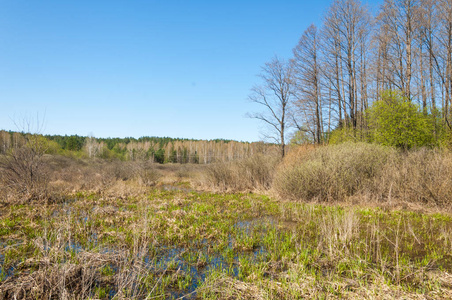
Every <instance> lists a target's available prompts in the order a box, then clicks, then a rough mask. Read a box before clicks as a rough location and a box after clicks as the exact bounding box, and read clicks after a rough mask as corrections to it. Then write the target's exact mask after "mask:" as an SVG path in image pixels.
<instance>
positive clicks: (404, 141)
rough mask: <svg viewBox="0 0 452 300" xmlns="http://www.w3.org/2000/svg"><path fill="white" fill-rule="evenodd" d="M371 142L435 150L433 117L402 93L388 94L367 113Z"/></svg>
mask: <svg viewBox="0 0 452 300" xmlns="http://www.w3.org/2000/svg"><path fill="white" fill-rule="evenodd" d="M368 125H369V132H370V136H371V139H372V140H373V141H375V142H377V143H379V144H382V145H387V146H394V147H398V148H402V149H411V148H413V147H421V146H433V145H434V144H435V143H436V142H435V136H434V131H435V122H434V117H433V116H431V115H428V114H424V113H423V112H422V111H421V110H420V109H419V107H418V106H417V105H415V104H414V103H412V102H410V101H408V100H407V99H405V98H404V97H402V96H401V94H400V93H397V92H392V91H388V92H386V93H384V94H383V95H382V97H381V99H380V100H378V101H376V102H375V103H374V104H373V105H372V107H371V108H370V109H369V110H368Z"/></svg>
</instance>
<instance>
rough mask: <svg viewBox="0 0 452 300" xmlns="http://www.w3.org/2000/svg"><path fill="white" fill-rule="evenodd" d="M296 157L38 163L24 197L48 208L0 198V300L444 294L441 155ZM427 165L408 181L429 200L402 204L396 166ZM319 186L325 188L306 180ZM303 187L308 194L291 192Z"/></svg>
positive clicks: (351, 148) (449, 279) (449, 235)
mask: <svg viewBox="0 0 452 300" xmlns="http://www.w3.org/2000/svg"><path fill="white" fill-rule="evenodd" d="M297 149H298V150H297ZM297 149H295V148H294V149H292V151H291V152H289V154H288V155H287V157H286V158H285V159H284V161H279V160H278V159H277V158H275V157H277V156H278V154H275V156H273V157H265V156H263V157H260V156H255V157H252V158H249V159H247V160H242V161H235V162H225V163H218V164H213V165H207V166H200V165H190V164H185V165H181V164H166V165H156V164H149V165H147V167H146V164H145V163H144V162H138V165H140V166H141V167H140V168H138V167H137V165H135V164H134V162H120V161H97V160H91V161H83V160H76V159H74V158H65V157H60V156H43V157H42V159H43V161H44V163H43V166H47V167H48V168H49V169H48V170H46V171H45V172H44V171H43V173H42V174H47V175H46V176H47V177H46V180H45V182H47V183H46V186H45V189H46V192H45V193H41V194H39V193H31V194H30V195H51V196H50V197H47V198H39V197H37V198H30V195H26V194H22V195H21V196H20V194H19V193H18V192H17V191H16V194H15V197H13V192H12V191H13V190H12V189H3V192H4V194H3V198H2V202H1V204H0V205H1V209H0V298H2V299H13V298H18V299H63V298H64V299H87V298H90V299H236V298H239V299H299V298H316V299H326V298H362V299H369V298H379V299H380V298H381V299H400V298H405V299H423V298H429V299H444V298H450V297H452V276H450V275H449V274H450V273H451V272H452V256H451V255H450V253H451V252H452V218H451V216H450V213H449V208H448V205H449V202H447V197H448V196H447V195H448V194H447V191H448V189H449V188H450V184H451V183H450V177H449V178H447V177H442V176H439V175H441V174H442V175H445V174H446V173H441V174H437V172H446V171H447V170H448V169H447V168H445V169H444V170H438V168H437V165H435V163H434V162H435V161H437V163H438V165H439V163H441V164H445V163H446V162H447V161H449V159H450V156H449V154H447V153H446V152H444V153H439V152H437V153H433V152H430V151H418V152H415V151H413V152H412V153H411V154H407V153H404V152H397V151H395V150H393V149H391V148H385V147H382V148H379V146H378V147H377V146H372V145H365V144H359V143H357V144H343V145H339V146H329V147H320V148H313V147H300V148H297ZM383 154H385V155H383ZM435 155H436V156H435ZM326 157H330V158H331V157H333V158H334V157H336V158H337V157H342V158H344V157H354V158H355V162H356V163H355V164H352V163H351V162H347V161H344V160H343V159H331V160H328V159H327V158H326ZM426 157H429V158H434V159H431V160H430V161H432V162H433V163H432V165H426V166H425V167H424V168H423V169H419V170H420V171H419V172H422V176H423V178H424V179H428V178H430V181H425V182H426V183H427V184H429V186H433V185H435V184H436V186H435V190H436V191H438V192H437V193H436V194H434V195H433V196H430V197H431V198H428V196H424V198H422V197H418V198H415V197H414V198H413V197H412V193H413V191H412V190H410V187H412V185H410V184H417V181H415V182H411V183H410V180H419V179H418V176H414V175H415V173H413V172H414V171H413V170H411V169H410V171H409V172H408V171H403V170H402V169H401V167H400V166H405V168H408V166H407V162H410V164H411V165H416V164H414V162H426V161H427V160H426ZM376 158H379V159H376ZM421 158H422V159H421ZM87 162H89V163H87ZM264 162H266V163H264ZM334 162H336V164H334ZM388 162H390V165H391V166H393V168H398V169H399V171H400V174H399V175H400V176H402V177H400V178H399V179H398V180H393V184H392V187H391V188H389V187H387V186H386V189H384V188H383V187H381V189H376V187H377V186H381V185H382V182H383V181H385V180H387V179H388V178H393V179H394V178H398V177H397V176H399V175H394V173H391V174H387V175H386V176H384V174H383V173H379V172H377V171H376V170H374V169H373V168H372V166H373V167H376V168H378V169H379V170H385V172H387V170H389V169H387V168H388V166H389V165H388ZM360 163H361V164H360ZM395 163H399V164H400V165H394V164H395ZM345 165H347V166H348V168H345V167H344V166H345ZM315 166H323V168H326V169H327V170H328V172H329V174H330V176H329V177H326V178H324V177H322V176H323V175H321V174H318V172H320V171H319V170H320V169H321V168H320V167H319V170H317V169H316V168H315ZM363 166H367V168H364V167H363ZM397 166H399V167H397ZM416 168H418V167H416ZM408 169H409V168H408ZM143 170H145V171H146V172H144V171H143ZM306 170H309V173H306V172H307V171H306ZM374 171H375V172H374ZM357 172H358V173H357ZM359 172H361V173H359ZM435 172H436V173H435ZM355 173H356V174H357V175H356V176H358V177H359V178H360V181H359V182H358V181H356V182H355V184H353V185H352V186H353V188H350V186H351V185H347V184H346V183H348V182H349V179H350V178H352V177H347V176H351V175H350V174H355ZM112 174H113V175H112ZM240 174H241V175H240ZM363 174H367V177H366V176H364V175H363ZM406 174H410V176H406ZM432 174H437V175H438V176H436V177H434V176H433V175H432ZM307 176H311V177H312V178H311V177H307ZM335 176H336V177H335ZM387 176H392V177H387ZM394 176H395V177H394ZM419 176H420V175H419ZM146 178H148V179H149V178H151V179H152V180H145V179H146ZM282 178H283V179H284V180H282ZM300 178H301V179H300ZM318 178H324V181H323V189H320V188H318V185H316V184H314V182H313V181H312V180H310V179H315V180H317V179H318ZM338 178H345V179H344V180H343V181H340V180H338ZM401 178H404V180H402V179H401ZM300 180H301V181H302V182H303V184H304V186H303V191H309V193H308V192H306V193H299V191H300V190H299V189H295V190H291V189H289V187H291V186H298V185H299V184H300ZM378 180H380V181H378ZM40 182H41V181H40ZM283 182H285V183H286V184H287V186H284V185H283V184H282V183H283ZM309 183H311V185H309ZM333 183H334V184H333ZM253 186H254V187H256V188H254V189H253ZM315 187H317V189H316V188H315ZM421 187H423V186H422V185H421V186H418V194H419V192H420V189H421ZM34 188H38V187H37V186H35V187H34ZM42 189H43V187H40V188H39V190H40V191H42ZM282 191H285V193H283V192H282ZM440 192H441V193H440ZM404 195H405V197H404ZM425 195H427V192H425ZM449 195H450V194H449ZM428 199H439V200H441V201H437V202H435V201H433V200H432V201H428Z"/></svg>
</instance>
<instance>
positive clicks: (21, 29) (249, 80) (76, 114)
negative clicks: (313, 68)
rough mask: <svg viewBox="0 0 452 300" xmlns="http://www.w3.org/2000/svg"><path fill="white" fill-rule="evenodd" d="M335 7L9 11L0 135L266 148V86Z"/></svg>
mask: <svg viewBox="0 0 452 300" xmlns="http://www.w3.org/2000/svg"><path fill="white" fill-rule="evenodd" d="M365 2H366V1H365ZM367 2H369V3H370V5H371V7H376V6H377V4H376V3H379V1H376V0H372V1H370V0H369V1H367ZM330 3H331V2H330V1H327V0H317V1H284V0H280V1H195V0H193V1H190V0H185V1H183V0H180V1H173V0H159V1H156V0H147V1H133V0H130V1H124V0H122V1H115V0H110V1H100V0H96V1H92V0H91V1H75V0H74V1H61V0H58V1H57V0H55V1H45V0H40V1H35V0H27V1H25V0H9V1H4V0H0V107H1V108H0V129H6V130H17V127H16V125H15V124H14V123H21V121H22V120H23V119H36V118H37V117H36V116H37V115H39V118H44V121H45V126H44V128H43V133H44V134H62V135H64V134H68V135H70V134H78V135H88V134H90V133H92V134H94V136H96V137H126V136H133V137H140V136H169V137H182V138H196V139H214V138H224V139H234V140H243V141H257V140H260V134H259V130H260V126H261V125H262V124H260V123H259V122H258V121H257V120H253V119H249V118H246V117H245V115H246V113H247V112H252V111H256V110H259V107H258V106H256V105H255V104H252V103H250V102H249V101H248V100H247V98H248V95H249V93H250V89H251V88H252V86H253V85H254V84H256V83H259V79H258V78H257V77H256V75H257V74H259V72H260V68H261V66H262V65H264V63H265V62H267V61H269V60H270V59H271V58H272V57H273V56H275V55H278V56H279V57H282V58H289V57H290V55H291V51H292V48H293V47H294V46H295V45H296V43H297V41H298V39H299V37H300V36H301V34H302V33H303V31H304V30H305V29H306V28H307V27H308V26H309V25H310V24H312V23H315V24H317V25H320V22H321V17H322V15H323V14H324V13H325V11H326V9H327V8H328V6H329V5H330ZM44 116H45V117H44Z"/></svg>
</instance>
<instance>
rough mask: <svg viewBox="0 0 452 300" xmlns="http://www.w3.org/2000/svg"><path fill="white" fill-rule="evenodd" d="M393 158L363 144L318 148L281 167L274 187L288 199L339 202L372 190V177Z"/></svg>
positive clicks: (388, 150) (387, 151)
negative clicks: (302, 157)
mask: <svg viewBox="0 0 452 300" xmlns="http://www.w3.org/2000/svg"><path fill="white" fill-rule="evenodd" d="M394 155H395V150H393V149H391V148H388V147H384V146H379V145H373V144H366V143H344V144H340V145H334V146H328V147H321V148H318V149H317V150H316V151H313V152H312V153H311V154H309V155H307V156H306V157H305V158H304V159H303V160H301V161H298V162H293V163H290V164H284V165H282V166H281V167H280V168H279V169H278V171H277V173H276V175H275V180H274V188H275V191H276V192H277V193H278V194H279V195H280V196H282V197H286V198H290V199H304V200H312V199H318V200H323V201H332V200H343V199H344V198H346V197H347V196H351V195H355V194H357V193H359V192H364V191H366V192H369V189H373V188H374V185H373V180H374V177H376V176H379V175H380V174H381V172H382V169H383V166H384V165H385V164H386V163H387V162H388V161H390V160H391V159H393V158H394Z"/></svg>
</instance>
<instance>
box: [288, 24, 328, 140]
mask: <svg viewBox="0 0 452 300" xmlns="http://www.w3.org/2000/svg"><path fill="white" fill-rule="evenodd" d="M293 54H294V59H293V69H294V83H295V86H296V96H297V100H296V102H295V106H296V107H297V109H298V111H299V115H302V116H303V119H305V124H306V125H307V127H308V128H309V130H308V131H310V132H312V134H313V135H314V142H315V143H317V144H320V143H321V142H322V140H323V120H322V101H321V99H322V98H321V90H320V85H321V81H320V72H321V71H320V67H321V66H320V57H319V56H320V52H319V34H318V30H317V27H316V26H315V25H311V26H310V27H309V28H308V29H307V30H306V31H305V32H304V33H303V35H302V36H301V38H300V41H299V42H298V45H297V46H296V47H295V48H294V49H293ZM294 120H295V121H296V119H294ZM295 123H296V124H298V122H295ZM297 128H298V129H299V130H301V129H302V128H301V127H300V126H298V125H297Z"/></svg>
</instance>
